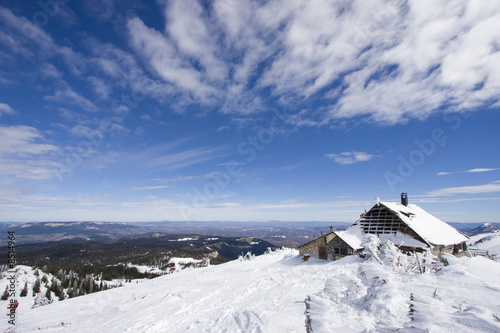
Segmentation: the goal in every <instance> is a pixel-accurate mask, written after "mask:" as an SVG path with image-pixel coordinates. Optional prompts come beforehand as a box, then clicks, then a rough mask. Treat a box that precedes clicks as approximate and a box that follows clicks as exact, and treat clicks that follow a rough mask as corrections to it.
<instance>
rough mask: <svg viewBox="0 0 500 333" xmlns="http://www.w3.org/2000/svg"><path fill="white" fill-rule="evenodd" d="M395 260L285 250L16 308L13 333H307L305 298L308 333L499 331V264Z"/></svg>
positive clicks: (4, 325) (4, 318)
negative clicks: (416, 264)
mask: <svg viewBox="0 0 500 333" xmlns="http://www.w3.org/2000/svg"><path fill="white" fill-rule="evenodd" d="M394 258H395V257H394ZM394 258H393V259H394ZM400 260H404V258H403V259H401V258H399V259H397V262H395V261H394V260H392V264H391V263H390V262H391V260H387V258H386V259H384V258H382V260H381V261H380V260H379V259H377V260H364V259H360V258H358V257H354V256H352V257H347V258H344V259H342V260H338V261H336V262H332V261H323V260H314V259H310V260H309V261H308V262H302V261H301V259H300V257H299V256H298V252H297V251H296V250H290V249H283V250H280V251H277V252H274V253H272V254H266V255H262V256H258V257H255V258H254V259H252V260H249V261H239V260H236V261H232V262H229V263H226V264H222V265H217V266H209V267H206V268H199V269H191V270H184V271H181V272H179V273H176V274H169V275H165V276H162V277H158V278H156V279H153V280H148V281H143V282H141V283H137V284H136V283H131V284H127V285H126V286H124V287H122V288H116V289H112V290H107V291H102V292H99V293H95V294H90V295H85V296H81V297H77V298H73V299H68V300H65V301H63V302H56V303H53V304H50V305H47V306H43V307H39V308H35V309H22V308H21V309H20V311H19V313H18V317H17V321H18V326H17V332H32V331H37V332H40V331H41V332H134V333H135V332H187V331H189V332H231V333H233V332H272V333H276V332H306V326H305V323H306V318H307V316H306V314H305V310H306V303H305V302H304V300H305V299H306V298H308V296H309V297H310V301H308V302H307V306H308V307H309V309H308V310H307V315H308V316H309V319H310V322H311V328H312V329H313V332H315V333H317V332H368V331H369V332H393V331H398V332H425V329H427V330H428V331H429V332H440V333H442V332H499V331H500V322H498V321H497V319H495V316H497V317H499V318H500V302H498V300H499V299H500V263H497V262H495V261H492V260H489V259H486V258H482V257H476V258H461V259H454V257H450V258H448V260H449V262H450V265H448V266H446V267H441V270H439V271H438V272H437V273H433V272H430V271H428V272H427V273H424V274H420V273H416V272H414V271H412V270H408V267H409V266H407V265H406V266H405V265H404V264H401V262H400ZM388 263H389V264H388ZM412 318H413V320H412ZM0 320H1V321H0V329H1V330H2V331H5V330H8V329H9V326H11V325H9V324H8V323H7V316H6V314H2V318H1V319H0ZM499 320H500V319H499Z"/></svg>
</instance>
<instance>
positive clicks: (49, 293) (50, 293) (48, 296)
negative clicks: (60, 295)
mask: <svg viewBox="0 0 500 333" xmlns="http://www.w3.org/2000/svg"><path fill="white" fill-rule="evenodd" d="M45 297H47V299H48V300H49V301H50V300H52V292H51V291H50V289H47V291H46V292H45Z"/></svg>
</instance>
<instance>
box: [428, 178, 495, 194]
mask: <svg viewBox="0 0 500 333" xmlns="http://www.w3.org/2000/svg"><path fill="white" fill-rule="evenodd" d="M495 192H500V180H497V181H495V182H492V183H489V184H483V185H472V186H459V187H446V188H442V189H438V190H434V191H431V192H428V193H427V194H426V195H427V196H437V197H439V196H452V195H457V194H482V193H495Z"/></svg>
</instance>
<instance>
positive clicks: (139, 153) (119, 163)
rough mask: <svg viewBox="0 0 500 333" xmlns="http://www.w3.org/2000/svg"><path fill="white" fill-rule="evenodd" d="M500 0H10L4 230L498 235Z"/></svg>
mask: <svg viewBox="0 0 500 333" xmlns="http://www.w3.org/2000/svg"><path fill="white" fill-rule="evenodd" d="M498 31H500V3H498V2H496V1H487V0H485V1H467V0H460V1H444V0H443V1H422V0H419V1H404V0H390V1H389V0H384V1H383V0H374V1H370V2H366V1H352V2H345V1H323V0H321V1H319V0H316V1H299V0H280V1H278V0H276V1H236V0H219V1H210V2H208V1H206V2H205V1H195V0H192V1H166V0H158V1H156V2H154V1H145V2H142V3H139V2H136V1H113V0H107V1H85V2H79V1H55V0H48V1H41V2H37V1H9V0H7V1H3V2H2V5H1V6H0V44H1V45H0V220H2V221H53V220H56V221H72V220H99V221H161V220H202V221H210V220H232V221H250V220H252V221H269V220H287V221H310V220H321V221H344V222H354V221H355V220H356V219H357V218H358V217H359V214H360V213H361V212H363V211H364V210H365V209H369V208H370V207H371V206H372V205H373V204H374V202H375V197H380V199H381V200H386V201H397V200H399V195H400V193H401V192H408V193H409V197H410V202H412V203H418V204H420V205H421V206H422V207H423V208H425V209H426V210H428V211H429V212H431V213H433V214H434V215H436V216H437V217H439V218H441V219H443V220H445V221H448V222H483V221H493V222H495V221H500V218H499V216H498V210H497V209H495V208H496V207H498V205H499V201H500V146H499V138H500V134H499V131H498V124H499V123H500V112H499V109H500V108H499V106H500V102H499V98H498V96H499V93H500V67H499V66H498V64H499V63H500V37H499V35H498Z"/></svg>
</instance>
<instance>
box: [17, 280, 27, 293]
mask: <svg viewBox="0 0 500 333" xmlns="http://www.w3.org/2000/svg"><path fill="white" fill-rule="evenodd" d="M26 295H28V281H26V282H25V283H24V288H23V289H22V290H21V293H20V294H19V296H21V297H26Z"/></svg>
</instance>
